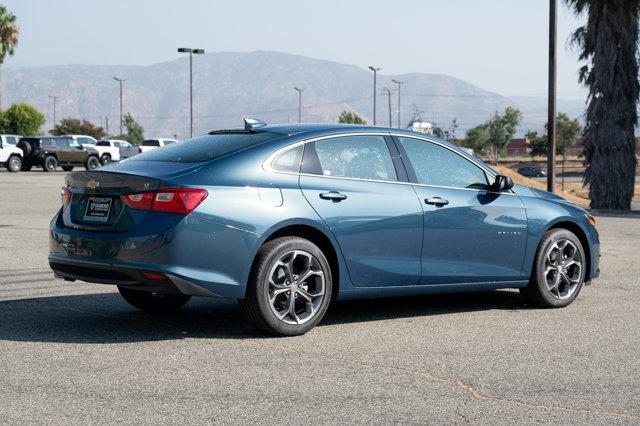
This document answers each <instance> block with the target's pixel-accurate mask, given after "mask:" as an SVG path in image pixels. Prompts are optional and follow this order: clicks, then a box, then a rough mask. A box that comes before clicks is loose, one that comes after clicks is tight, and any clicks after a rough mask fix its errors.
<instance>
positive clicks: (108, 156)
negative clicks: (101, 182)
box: [94, 139, 138, 166]
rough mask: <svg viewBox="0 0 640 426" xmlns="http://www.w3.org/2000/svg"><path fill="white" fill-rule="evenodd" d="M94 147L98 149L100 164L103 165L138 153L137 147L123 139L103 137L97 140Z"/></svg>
mask: <svg viewBox="0 0 640 426" xmlns="http://www.w3.org/2000/svg"><path fill="white" fill-rule="evenodd" d="M94 148H95V149H96V150H97V151H98V155H99V158H100V164H102V165H103V166H104V165H107V164H109V163H112V162H118V161H120V160H124V159H125V158H129V157H133V156H134V155H136V154H137V153H138V148H137V147H134V146H133V145H131V144H130V143H129V142H127V141H123V140H121V139H102V140H99V141H98V142H96V144H95V145H94Z"/></svg>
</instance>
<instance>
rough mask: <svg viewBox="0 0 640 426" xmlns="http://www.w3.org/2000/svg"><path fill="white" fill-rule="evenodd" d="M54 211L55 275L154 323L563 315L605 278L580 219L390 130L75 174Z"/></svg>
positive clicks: (442, 149)
mask: <svg viewBox="0 0 640 426" xmlns="http://www.w3.org/2000/svg"><path fill="white" fill-rule="evenodd" d="M303 158H304V161H302V159H303ZM61 201H62V203H61V204H62V205H61V208H60V210H59V211H58V213H57V214H56V215H55V217H54V218H53V220H52V221H51V223H50V233H49V237H50V245H49V265H50V267H51V268H52V269H53V271H54V273H55V275H56V276H57V277H59V278H64V279H66V280H69V281H73V280H82V281H89V282H96V283H102V284H116V285H117V286H118V289H119V291H120V294H121V295H122V297H123V298H124V299H125V300H126V301H127V302H128V303H130V304H131V305H132V306H134V307H137V308H140V309H143V310H146V311H150V312H162V311H164V312H166V311H171V310H175V309H177V308H179V307H180V306H182V305H184V304H185V303H186V302H187V301H188V300H189V298H190V297H191V296H210V297H226V298H230V299H240V307H241V309H242V311H243V312H244V314H245V316H246V317H247V318H248V319H249V320H250V321H252V322H253V323H254V324H255V325H257V326H258V327H260V328H261V329H263V330H265V331H267V332H269V333H273V334H277V335H296V334H302V333H305V332H306V331H308V330H309V329H311V328H312V327H313V326H315V325H316V324H317V323H318V322H319V321H320V320H321V319H322V317H323V315H324V314H325V312H326V311H327V308H328V306H329V304H330V303H333V300H334V299H355V298H370V297H388V296H402V295H405V296H407V295H417V294H426V293H437V292H452V291H453V292H460V291H487V290H492V289H498V288H519V289H520V292H521V293H522V296H523V298H524V301H526V303H527V304H528V305H529V306H532V307H541V308H560V307H564V306H567V305H569V304H570V303H571V302H573V300H575V298H576V297H577V296H578V294H579V293H580V290H581V289H582V287H583V285H584V284H585V283H588V282H589V281H590V280H592V279H593V278H595V277H597V276H598V274H599V267H598V262H599V240H598V232H597V231H596V228H595V219H594V218H593V217H592V216H590V215H589V213H588V212H586V211H585V210H584V209H582V208H580V207H578V206H576V205H573V204H571V203H569V202H568V201H566V200H565V199H563V198H562V197H559V196H557V195H554V194H551V193H548V192H545V191H541V190H538V189H534V188H528V187H525V186H520V185H514V184H513V181H512V180H511V178H510V177H508V176H503V175H500V174H498V173H496V171H494V170H493V169H491V168H490V167H489V166H487V165H486V164H484V163H483V162H482V161H481V160H479V159H478V158H476V157H473V156H470V155H468V154H467V153H466V152H464V151H463V150H461V149H459V148H457V147H455V146H453V145H451V144H449V143H448V142H446V141H443V140H441V139H438V138H436V137H433V136H429V135H425V134H420V133H415V132H411V131H407V130H401V129H390V128H381V127H370V126H363V125H353V126H347V125H282V126H277V125H276V126H268V125H266V124H265V123H262V122H259V121H257V120H251V121H250V120H247V121H246V125H245V129H244V130H238V129H233V130H220V131H214V132H211V133H210V134H206V135H202V136H199V137H196V138H193V139H190V140H187V141H185V142H181V143H177V144H173V145H171V146H167V147H165V148H163V149H158V150H155V151H151V152H146V153H143V154H140V155H136V156H135V157H132V158H130V159H128V160H127V161H123V162H121V163H118V164H113V165H111V166H109V167H108V168H105V169H101V170H93V171H79V172H75V173H70V174H68V175H67V177H66V183H65V186H64V187H63V188H62V192H61ZM258 212H259V214H257V213H258ZM561 323H562V324H563V325H564V324H565V323H566V320H564V322H561Z"/></svg>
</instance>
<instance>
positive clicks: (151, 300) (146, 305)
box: [118, 286, 191, 313]
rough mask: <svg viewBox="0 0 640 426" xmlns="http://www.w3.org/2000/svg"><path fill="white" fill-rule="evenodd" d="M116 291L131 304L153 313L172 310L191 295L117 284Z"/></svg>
mask: <svg viewBox="0 0 640 426" xmlns="http://www.w3.org/2000/svg"><path fill="white" fill-rule="evenodd" d="M118 291H120V295H121V296H122V297H123V298H124V300H126V301H127V303H129V304H130V305H131V306H133V307H136V308H138V309H141V310H143V311H145V312H153V313H163V312H173V311H175V310H177V309H178V308H180V307H181V306H182V305H184V304H185V303H187V302H188V301H189V299H191V296H187V295H183V294H161V293H151V292H149V291H143V290H134V289H131V288H127V287H121V286H118Z"/></svg>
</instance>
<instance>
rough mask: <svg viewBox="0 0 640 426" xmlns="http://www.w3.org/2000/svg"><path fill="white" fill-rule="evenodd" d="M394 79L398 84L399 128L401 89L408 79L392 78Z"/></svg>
mask: <svg viewBox="0 0 640 426" xmlns="http://www.w3.org/2000/svg"><path fill="white" fill-rule="evenodd" d="M391 81H393V82H394V83H395V84H397V85H398V129H399V128H400V90H401V89H402V85H403V84H404V83H406V82H407V81H406V80H405V81H400V80H391Z"/></svg>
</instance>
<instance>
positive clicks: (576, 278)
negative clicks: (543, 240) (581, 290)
mask: <svg viewBox="0 0 640 426" xmlns="http://www.w3.org/2000/svg"><path fill="white" fill-rule="evenodd" d="M544 259H545V262H544V268H545V269H544V280H545V283H546V284H547V289H548V290H549V292H550V293H551V295H552V296H553V297H554V298H556V299H559V300H563V299H568V298H569V297H571V296H572V295H573V293H574V292H575V291H576V289H577V288H578V286H579V285H580V283H581V281H582V279H583V276H584V271H583V267H582V263H583V260H582V254H581V253H580V250H578V248H577V247H576V245H575V244H574V243H573V242H571V241H570V240H568V239H560V240H558V241H555V242H554V243H553V244H551V246H550V247H549V248H548V249H547V251H546V253H545V257H544Z"/></svg>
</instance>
